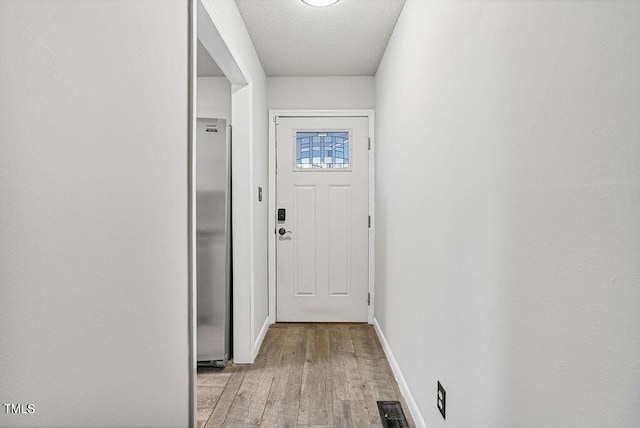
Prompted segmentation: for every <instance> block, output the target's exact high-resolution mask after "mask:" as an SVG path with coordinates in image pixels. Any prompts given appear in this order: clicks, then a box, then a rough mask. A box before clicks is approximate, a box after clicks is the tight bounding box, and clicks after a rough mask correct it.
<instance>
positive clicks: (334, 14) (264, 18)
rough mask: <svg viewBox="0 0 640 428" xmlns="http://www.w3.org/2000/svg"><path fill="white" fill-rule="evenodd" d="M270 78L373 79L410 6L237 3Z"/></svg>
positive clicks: (344, 1)
mask: <svg viewBox="0 0 640 428" xmlns="http://www.w3.org/2000/svg"><path fill="white" fill-rule="evenodd" d="M235 1H236V4H237V5H238V9H239V10H240V14H241V15H242V18H243V19H244V22H245V25H246V26H247V30H248V31H249V34H250V35H251V39H252V41H253V44H254V46H255V47H256V51H257V52H258V56H259V57H260V61H261V62H262V66H263V67H264V70H265V72H266V73H267V76H373V75H375V73H376V70H377V69H378V64H380V59H381V58H382V54H383V53H384V50H385V49H386V47H387V43H388V42H389V37H391V33H392V32H393V29H394V27H395V25H396V21H397V20H398V16H399V15H400V12H401V11H402V6H403V5H404V0H340V1H338V3H336V4H334V5H332V6H329V7H322V8H315V7H310V6H307V5H306V4H304V3H302V1H301V0H235Z"/></svg>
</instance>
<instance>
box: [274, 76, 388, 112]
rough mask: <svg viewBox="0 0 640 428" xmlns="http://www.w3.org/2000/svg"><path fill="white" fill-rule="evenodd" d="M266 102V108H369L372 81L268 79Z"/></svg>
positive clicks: (330, 78) (353, 78) (352, 79)
mask: <svg viewBox="0 0 640 428" xmlns="http://www.w3.org/2000/svg"><path fill="white" fill-rule="evenodd" d="M267 103H268V105H269V108H270V109H296V110H304V109H308V110H318V109H320V110H335V109H354V110H355V109H372V108H373V107H374V105H375V78H374V77H369V76H359V77H342V76H340V77H268V78H267Z"/></svg>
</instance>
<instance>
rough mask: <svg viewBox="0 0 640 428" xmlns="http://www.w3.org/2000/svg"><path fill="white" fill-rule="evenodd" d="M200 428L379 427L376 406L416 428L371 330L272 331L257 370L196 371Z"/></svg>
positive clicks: (279, 327)
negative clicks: (384, 405) (390, 408)
mask: <svg viewBox="0 0 640 428" xmlns="http://www.w3.org/2000/svg"><path fill="white" fill-rule="evenodd" d="M197 394H198V415H197V420H198V428H200V427H206V428H210V427H221V426H225V427H251V426H261V427H311V426H315V427H349V428H358V427H382V423H381V421H380V414H379V413H378V407H377V405H376V401H377V400H397V401H400V402H401V404H402V409H403V410H404V413H405V416H406V417H407V419H408V421H409V424H410V425H411V426H412V427H413V426H415V425H414V423H413V421H412V420H411V416H410V415H409V411H408V408H407V405H406V403H405V402H404V400H403V399H402V397H401V395H400V392H399V390H398V385H397V383H396V381H395V379H394V377H393V373H392V372H391V368H390V367H389V363H388V362H387V359H386V357H385V355H384V352H383V350H382V347H381V346H380V342H379V341H378V338H377V336H376V333H375V331H374V329H373V327H372V326H369V325H366V324H276V325H273V326H271V328H269V331H268V332H267V335H266V337H265V340H264V342H263V344H262V348H261V349H260V353H259V354H258V357H257V359H256V362H255V363H254V364H252V365H233V364H231V363H230V364H229V365H228V366H227V367H226V368H225V369H224V370H219V369H200V370H198V391H197Z"/></svg>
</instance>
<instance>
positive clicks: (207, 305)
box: [195, 119, 231, 367]
mask: <svg viewBox="0 0 640 428" xmlns="http://www.w3.org/2000/svg"><path fill="white" fill-rule="evenodd" d="M230 145H231V132H230V127H229V126H228V125H227V122H226V120H224V119H198V120H197V132H196V153H195V154H196V171H195V172H196V264H197V268H196V284H197V287H196V289H197V296H196V300H197V311H198V314H197V320H198V322H197V340H198V342H197V346H198V352H197V354H198V355H197V359H198V365H208V366H215V367H223V366H224V365H226V363H227V361H228V360H229V353H230V345H231V338H230V332H231V329H230V323H231V316H230V315H231V314H230V311H231V194H230V193H231V157H230V149H231V147H230Z"/></svg>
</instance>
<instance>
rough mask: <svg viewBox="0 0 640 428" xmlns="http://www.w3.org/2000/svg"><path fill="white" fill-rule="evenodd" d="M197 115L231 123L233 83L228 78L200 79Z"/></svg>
mask: <svg viewBox="0 0 640 428" xmlns="http://www.w3.org/2000/svg"><path fill="white" fill-rule="evenodd" d="M197 90H198V96H197V106H196V115H197V117H201V118H208V119H226V120H227V122H230V121H231V83H230V82H229V80H228V79H227V78H226V77H205V76H200V77H198V84H197Z"/></svg>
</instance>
